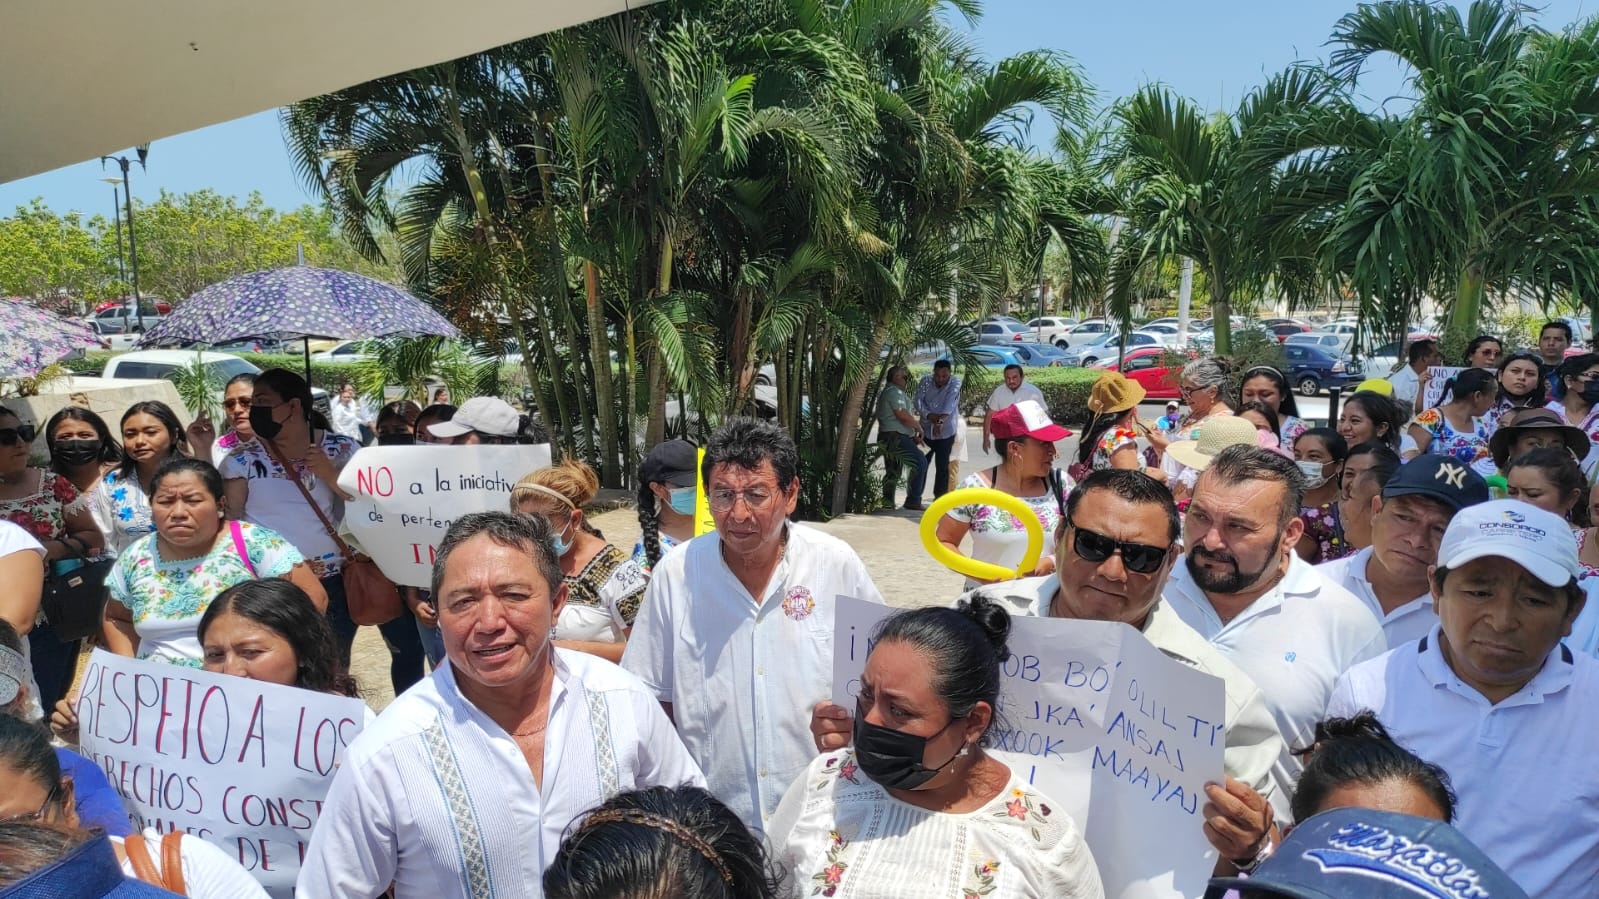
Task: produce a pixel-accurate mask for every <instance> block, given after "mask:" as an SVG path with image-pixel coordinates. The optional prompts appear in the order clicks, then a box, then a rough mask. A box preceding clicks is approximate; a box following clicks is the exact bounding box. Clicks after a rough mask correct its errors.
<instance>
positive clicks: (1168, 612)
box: [963, 574, 1288, 812]
mask: <svg viewBox="0 0 1599 899" xmlns="http://www.w3.org/2000/svg"><path fill="white" fill-rule="evenodd" d="M1059 589H1060V577H1059V576H1058V575H1054V574H1051V575H1048V576H1046V577H1024V578H1018V579H1017V580H1014V581H1004V582H1002V583H998V584H990V585H989V586H986V587H979V588H977V589H976V590H973V591H971V593H968V594H966V595H967V596H971V595H974V594H978V593H981V594H982V595H983V596H985V597H987V598H989V599H991V600H994V601H995V602H997V603H999V604H1000V605H1001V606H1003V607H1004V608H1005V611H1007V612H1009V613H1011V614H1012V615H1020V616H1024V617H1031V618H1048V617H1050V614H1049V607H1050V605H1051V604H1052V603H1053V602H1054V601H1055V593H1056V592H1057V591H1058V590H1059ZM963 598H964V597H963ZM1142 633H1143V635H1144V639H1146V640H1148V641H1149V642H1150V644H1151V645H1152V646H1154V647H1155V648H1156V649H1158V650H1160V651H1161V652H1163V653H1165V654H1166V655H1167V656H1169V657H1171V658H1173V659H1176V660H1177V661H1179V662H1182V663H1183V664H1184V665H1187V666H1188V667H1190V668H1194V669H1196V670H1198V671H1201V672H1204V673H1205V674H1209V675H1211V676H1213V677H1219V678H1221V680H1222V683H1223V684H1224V685H1225V690H1226V696H1227V719H1226V721H1224V722H1223V734H1224V736H1225V739H1226V753H1225V756H1224V759H1223V767H1224V768H1225V769H1226V772H1227V776H1228V777H1232V778H1235V779H1237V780H1240V781H1243V782H1244V783H1246V784H1248V785H1249V786H1250V788H1251V789H1253V790H1254V791H1255V792H1257V793H1259V794H1260V795H1262V796H1264V797H1266V798H1267V799H1270V800H1273V804H1274V805H1281V806H1282V811H1284V812H1286V811H1287V807H1288V806H1287V798H1288V791H1287V790H1279V789H1277V785H1276V782H1275V780H1274V778H1273V776H1272V769H1273V767H1274V766H1275V765H1276V764H1277V759H1278V757H1279V756H1281V755H1282V751H1283V738H1282V735H1281V734H1279V733H1278V732H1277V722H1276V720H1274V719H1273V718H1272V716H1271V710H1270V709H1268V708H1267V707H1266V699H1265V696H1264V694H1262V693H1261V692H1260V687H1258V686H1256V685H1255V682H1254V681H1252V680H1250V679H1249V675H1247V674H1245V673H1244V672H1243V670H1242V669H1240V668H1239V667H1238V666H1237V665H1234V664H1233V663H1232V662H1229V661H1228V660H1227V657H1226V656H1224V655H1222V654H1221V652H1219V651H1218V650H1217V649H1216V647H1214V646H1212V645H1210V643H1208V642H1207V641H1206V640H1205V638H1204V637H1201V636H1200V635H1199V634H1198V633H1196V632H1195V631H1194V629H1193V628H1191V627H1189V626H1188V625H1186V624H1184V623H1183V620H1182V619H1181V618H1178V617H1177V613H1176V612H1173V611H1172V609H1171V606H1169V605H1167V603H1166V601H1165V600H1158V601H1156V603H1155V605H1154V606H1153V607H1151V608H1150V610H1149V617H1148V618H1146V619H1145V620H1144V629H1143V632H1142Z"/></svg>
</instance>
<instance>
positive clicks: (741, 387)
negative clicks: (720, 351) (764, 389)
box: [727, 288, 755, 415]
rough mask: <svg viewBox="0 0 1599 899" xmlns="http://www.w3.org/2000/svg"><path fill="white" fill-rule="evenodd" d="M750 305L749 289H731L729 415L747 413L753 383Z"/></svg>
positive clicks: (752, 330) (753, 354)
mask: <svg viewBox="0 0 1599 899" xmlns="http://www.w3.org/2000/svg"><path fill="white" fill-rule="evenodd" d="M751 305H752V304H751V302H750V294H749V290H748V289H745V288H736V289H734V291H733V333H732V340H731V341H730V343H729V346H728V348H727V355H728V373H729V375H730V376H731V378H732V381H733V383H732V384H731V385H729V386H731V387H732V390H730V391H729V393H728V404H727V405H728V409H727V411H728V414H729V415H746V414H748V409H749V402H750V389H751V388H752V387H753V386H754V384H755V353H754V348H753V347H752V346H751V343H752V342H753V340H754V328H753V327H752V324H751V321H750V317H751Z"/></svg>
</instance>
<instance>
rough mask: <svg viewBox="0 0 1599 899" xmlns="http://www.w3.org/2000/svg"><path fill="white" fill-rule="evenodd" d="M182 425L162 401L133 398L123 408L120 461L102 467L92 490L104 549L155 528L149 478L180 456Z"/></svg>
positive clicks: (110, 551) (112, 550)
mask: <svg viewBox="0 0 1599 899" xmlns="http://www.w3.org/2000/svg"><path fill="white" fill-rule="evenodd" d="M183 447H184V437H183V426H182V425H181V424H179V423H178V416H177V414H176V413H174V412H173V411H172V407H171V406H168V405H167V404H166V403H163V402H159V401H156V400H150V401H148V402H143V403H134V404H133V405H132V406H129V407H128V411H126V412H124V413H122V464H121V465H118V466H117V467H116V468H114V469H112V470H111V471H109V472H107V473H106V476H105V477H104V478H103V479H102V480H101V483H100V488H99V489H98V490H96V491H94V493H93V494H91V495H90V501H89V510H90V511H91V512H93V513H94V523H95V524H96V525H98V526H99V528H100V531H101V533H103V534H105V539H106V553H107V555H113V556H114V555H117V554H119V553H121V552H122V551H123V550H124V549H127V548H128V546H130V545H132V544H133V543H134V541H136V540H140V539H143V537H144V536H145V535H146V534H148V533H150V531H151V530H153V529H154V525H152V524H151V523H150V488H149V484H150V479H151V478H152V477H155V472H156V469H158V468H160V467H161V466H162V465H163V464H165V463H166V461H167V460H168V459H175V458H182V457H183Z"/></svg>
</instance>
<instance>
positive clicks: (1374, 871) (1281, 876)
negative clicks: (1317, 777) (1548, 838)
mask: <svg viewBox="0 0 1599 899" xmlns="http://www.w3.org/2000/svg"><path fill="white" fill-rule="evenodd" d="M1229 889H1233V890H1239V891H1240V892H1242V893H1244V894H1245V895H1257V896H1272V897H1277V896H1281V897H1287V899H1418V897H1423V899H1425V897H1432V899H1527V893H1526V891H1524V890H1522V889H1521V887H1518V886H1516V884H1515V882H1514V881H1512V880H1511V879H1510V878H1509V877H1508V876H1506V874H1505V872H1503V871H1501V870H1499V867H1498V866H1497V865H1495V864H1494V863H1493V862H1491V861H1489V860H1488V856H1486V855H1484V854H1483V852H1482V850H1481V849H1478V848H1477V847H1476V846H1475V845H1473V844H1472V842H1471V841H1470V840H1468V839H1466V838H1465V837H1464V836H1463V835H1462V834H1461V833H1460V831H1458V830H1456V829H1454V828H1453V827H1451V826H1449V825H1448V824H1445V823H1444V822H1442V821H1438V820H1435V819H1433V818H1416V817H1412V816H1410V815H1398V814H1394V813H1393V812H1379V811H1374V810H1372V809H1366V808H1340V809H1333V810H1331V811H1326V812H1322V813H1321V814H1319V815H1314V816H1312V817H1310V818H1307V819H1305V820H1304V821H1302V822H1300V823H1299V824H1298V825H1297V826H1296V827H1294V829H1293V830H1292V831H1291V832H1290V833H1289V834H1288V837H1287V838H1286V839H1284V840H1283V844H1282V846H1280V847H1278V849H1277V851H1276V852H1275V853H1273V854H1272V856H1271V857H1270V858H1268V859H1266V860H1265V861H1264V862H1262V863H1261V865H1260V867H1258V868H1256V869H1255V873H1253V874H1251V875H1250V876H1248V877H1217V878H1213V879H1212V880H1211V881H1210V889H1209V890H1208V891H1207V892H1206V893H1205V896H1206V899H1210V897H1212V896H1221V895H1222V894H1223V893H1224V892H1225V891H1227V890H1229ZM1246 891H1247V892H1246Z"/></svg>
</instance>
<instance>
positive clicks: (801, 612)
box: [783, 587, 816, 621]
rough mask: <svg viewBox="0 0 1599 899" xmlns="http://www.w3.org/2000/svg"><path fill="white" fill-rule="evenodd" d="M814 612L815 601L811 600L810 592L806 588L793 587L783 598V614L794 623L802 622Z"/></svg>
mask: <svg viewBox="0 0 1599 899" xmlns="http://www.w3.org/2000/svg"><path fill="white" fill-rule="evenodd" d="M814 611H816V600H815V599H812V598H811V591H810V590H809V589H808V588H806V587H793V588H791V589H790V590H789V591H788V595H786V596H784V597H783V614H784V615H787V616H788V617H790V618H792V619H794V620H795V621H804V620H805V619H807V618H809V617H811V613H812V612H814Z"/></svg>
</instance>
